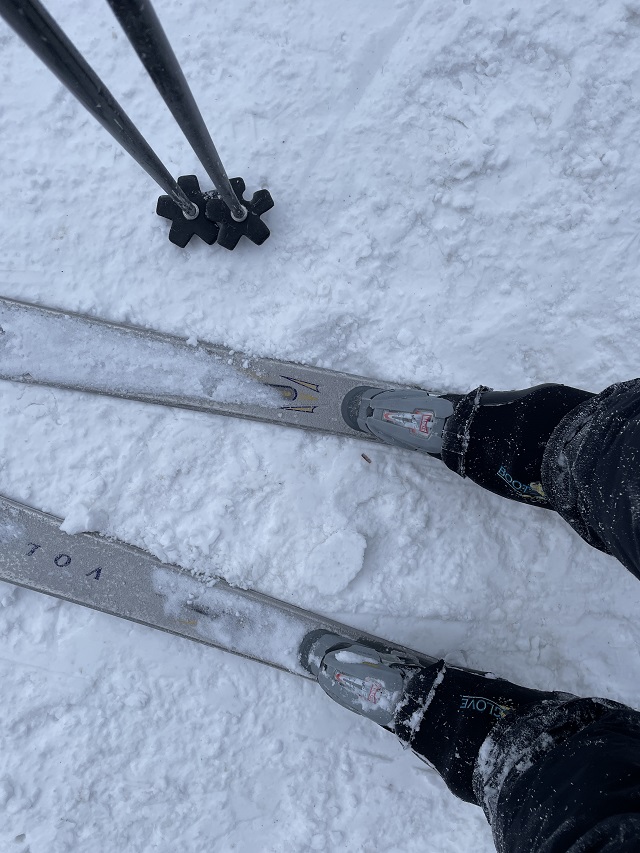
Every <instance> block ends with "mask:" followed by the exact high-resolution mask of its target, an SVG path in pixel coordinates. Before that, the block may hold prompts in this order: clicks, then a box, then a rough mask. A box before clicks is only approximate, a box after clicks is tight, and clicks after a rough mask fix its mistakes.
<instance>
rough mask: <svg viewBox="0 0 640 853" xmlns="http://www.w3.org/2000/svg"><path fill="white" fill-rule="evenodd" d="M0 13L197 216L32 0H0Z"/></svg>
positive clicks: (83, 62)
mask: <svg viewBox="0 0 640 853" xmlns="http://www.w3.org/2000/svg"><path fill="white" fill-rule="evenodd" d="M0 15H1V16H2V17H3V18H4V19H5V21H6V22H7V23H8V24H9V26H10V27H12V28H13V29H14V30H15V31H16V33H17V34H18V35H19V36H20V38H21V39H22V40H23V41H24V42H25V43H26V44H27V45H28V46H29V47H30V48H31V50H32V51H33V52H34V53H35V54H36V56H37V57H38V58H39V59H41V60H42V62H44V64H45V65H46V66H47V67H48V68H49V69H50V70H51V71H53V73H54V74H55V75H56V77H57V78H58V80H60V82H61V83H63V84H64V85H65V86H66V87H67V89H69V91H70V92H71V93H72V94H73V95H75V97H76V98H77V99H78V100H79V101H80V103H81V104H82V105H83V106H84V107H85V108H86V109H87V110H88V111H89V112H90V113H91V115H92V116H93V117H94V118H95V119H97V121H99V122H100V124H101V125H102V126H103V127H104V128H105V130H108V131H109V133H110V134H111V135H112V136H113V138H114V139H115V140H116V141H117V142H119V143H120V145H121V146H122V147H123V148H124V149H125V151H127V152H128V153H129V154H130V155H131V156H132V157H133V159H134V160H136V161H137V162H138V163H139V164H140V165H141V166H142V168H143V169H144V170H145V171H146V172H147V174H149V175H150V176H151V177H152V178H153V179H154V181H156V183H158V184H159V185H160V186H161V187H162V189H163V190H164V191H165V192H166V193H167V194H168V195H170V196H171V198H172V199H173V200H174V201H175V202H176V204H177V205H179V207H180V209H181V210H182V212H183V213H184V215H185V216H186V217H187V218H188V219H194V218H195V217H196V216H198V213H199V211H198V208H197V205H195V204H194V203H193V202H192V201H190V200H189V199H188V198H187V196H186V194H185V193H184V191H183V190H182V189H181V188H180V187H179V186H178V184H177V182H176V181H175V180H174V179H173V178H172V176H171V175H170V173H169V172H168V171H167V169H166V168H165V167H164V165H163V164H162V162H161V161H160V159H159V158H158V156H157V155H156V154H155V152H154V151H153V150H152V149H151V147H150V146H149V144H148V143H147V141H146V140H145V139H144V137H143V136H142V134H141V133H140V132H139V131H138V129H137V128H136V126H135V125H134V124H133V122H132V121H131V119H130V118H129V117H128V116H127V115H126V113H125V112H124V110H123V109H122V107H121V106H120V105H119V104H118V102H117V101H116V99H115V98H114V97H113V95H112V94H111V92H109V90H108V89H107V87H106V86H105V85H104V83H103V82H102V80H100V78H99V77H98V75H97V74H96V73H95V71H94V70H93V69H92V68H91V67H90V65H89V64H88V63H87V62H86V60H85V59H83V57H82V56H81V55H80V53H79V52H78V50H77V49H76V48H75V47H74V45H73V44H72V43H71V41H70V40H69V39H68V38H67V36H66V35H65V34H64V33H63V32H62V30H61V29H60V27H59V26H58V24H57V23H56V22H55V21H54V20H53V18H52V17H51V16H50V15H49V13H48V12H47V10H46V9H45V8H44V7H43V6H42V5H41V4H40V3H39V2H38V0H0Z"/></svg>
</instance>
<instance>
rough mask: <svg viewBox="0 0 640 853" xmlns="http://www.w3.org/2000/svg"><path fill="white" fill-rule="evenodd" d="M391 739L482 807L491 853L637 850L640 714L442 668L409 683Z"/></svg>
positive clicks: (603, 701)
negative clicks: (493, 849)
mask: <svg viewBox="0 0 640 853" xmlns="http://www.w3.org/2000/svg"><path fill="white" fill-rule="evenodd" d="M395 732H396V734H397V735H398V737H400V739H401V740H402V741H404V742H405V743H406V744H407V745H408V746H410V747H411V748H412V749H413V751H414V752H415V753H416V754H417V755H419V756H420V757H421V758H423V759H424V760H425V761H427V762H429V763H430V764H432V765H433V766H434V767H435V769H436V770H437V771H438V772H439V773H440V775H441V776H442V777H443V779H444V781H445V782H446V784H447V786H448V787H449V788H450V790H451V791H452V792H453V793H454V794H456V795H457V796H458V797H461V798H462V799H465V800H467V801H469V802H472V803H475V804H477V805H479V806H481V807H482V808H483V809H484V812H485V814H486V816H487V819H488V821H489V823H490V825H491V828H492V831H493V837H494V841H495V845H496V848H497V850H498V853H614V851H615V853H632V851H633V853H638V851H640V713H638V712H637V711H633V710H632V709H631V708H627V707H626V706H624V705H620V704H618V703H616V702H610V701H608V700H606V699H577V698H576V697H574V696H571V695H569V694H561V693H543V692H541V691H537V690H529V689H528V688H525V687H520V686H519V685H516V684H512V683H511V682H508V681H505V680H503V679H498V678H495V677H491V678H488V677H487V676H486V675H485V674H483V673H474V672H469V671H468V670H461V669H456V668H455V667H449V666H448V665H447V664H445V663H444V661H440V662H439V663H437V664H435V665H434V667H430V668H428V669H425V670H422V671H421V673H420V674H419V675H417V676H415V677H414V678H413V679H412V681H411V682H410V684H409V687H408V690H407V695H406V698H405V702H404V704H403V706H402V707H401V710H400V712H399V714H398V716H397V717H396V721H395Z"/></svg>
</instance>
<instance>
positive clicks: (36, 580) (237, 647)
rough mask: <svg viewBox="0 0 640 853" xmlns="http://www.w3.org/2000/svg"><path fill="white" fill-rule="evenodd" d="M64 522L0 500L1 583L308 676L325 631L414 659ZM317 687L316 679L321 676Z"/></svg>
mask: <svg viewBox="0 0 640 853" xmlns="http://www.w3.org/2000/svg"><path fill="white" fill-rule="evenodd" d="M61 523H62V520H61V519H59V518H56V517H55V516H52V515H48V514H47V513H44V512H41V511H39V510H36V509H33V508H32V507H29V506H27V505H25V504H22V503H19V502H17V501H13V500H11V499H10V498H6V497H4V496H3V495H0V580H2V581H6V582H7V583H12V584H17V585H18V586H24V587H27V588H28V589H32V590H35V591H36V592H42V593H44V594H45V595H51V596H54V597H56V598H62V599H64V600H65V601H70V602H72V603H74V604H81V605H83V606H85V607H90V608H92V609H94V610H100V611H102V612H104V613H109V614H111V615H113V616H118V617H120V618H122V619H129V620H131V621H133V622H140V623H141V624H143V625H148V626H149V627H152V628H157V629H159V630H162V631H167V632H169V633H171V634H177V635H178V636H181V637H185V638H186V639H189V640H195V641H196V642H200V643H204V644H206V645H209V646H213V647H215V648H219V649H222V650H224V651H229V652H232V653H233V654H237V655H240V656H242V657H245V658H249V659H250V660H255V661H258V662H259V663H263V664H267V665H268V666H272V667H276V668H277V669H281V670H285V671H286V672H290V673H291V674H293V675H298V676H301V677H303V678H309V679H314V677H313V676H312V675H311V674H310V673H309V672H308V671H307V670H306V669H304V667H303V666H302V665H301V662H300V655H301V653H302V651H303V650H304V648H305V640H306V639H307V638H308V637H310V636H312V637H315V636H316V635H317V633H318V631H320V632H322V633H324V632H329V633H330V634H339V635H340V636H341V637H345V638H346V639H347V640H348V641H350V642H354V643H357V642H365V643H368V644H369V645H372V646H373V647H374V648H375V649H377V650H379V651H382V652H388V651H393V652H394V653H400V654H403V655H407V656H408V657H410V658H412V659H415V660H416V661H417V662H418V663H420V665H423V666H430V665H432V664H433V662H434V658H431V657H429V656H427V655H424V654H422V653H420V652H416V651H414V650H413V649H408V648H406V647H404V646H402V645H394V644H393V643H390V642H389V641H386V640H383V639H381V638H380V637H376V636H374V635H372V634H367V633H366V632H364V631H359V630H357V629H355V628H351V627H349V626H348V625H343V624H342V623H340V622H336V621H335V620H333V619H330V618H327V617H325V616H321V615H319V614H317V613H313V612H312V611H309V610H304V609H303V608H301V607H296V606H295V605H293V604H288V603H287V602H285V601H280V600H279V599H277V598H272V597H271V596H269V595H265V594H263V593H260V592H257V591H255V590H251V589H240V588H237V587H232V586H230V585H229V584H227V583H226V582H225V581H224V580H221V579H218V578H215V577H210V576H207V575H205V573H204V572H202V573H201V574H198V573H197V572H188V571H186V570H185V569H181V568H180V567H178V566H175V565H171V564H169V563H163V562H161V561H160V560H158V559H156V558H155V557H153V556H152V555H151V554H149V553H147V552H146V551H142V550H141V549H139V548H134V547H133V546H131V545H127V544H125V543H124V542H119V541H118V540H114V539H106V538H104V537H103V536H98V535H96V534H93V533H79V534H76V535H73V536H71V535H69V534H68V533H64V532H63V531H62V530H60V524H61ZM314 680H315V679H314Z"/></svg>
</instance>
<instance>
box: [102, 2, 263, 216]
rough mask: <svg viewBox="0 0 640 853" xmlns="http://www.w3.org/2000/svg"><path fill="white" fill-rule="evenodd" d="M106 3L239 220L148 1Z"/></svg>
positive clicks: (240, 212) (221, 168) (223, 173)
mask: <svg viewBox="0 0 640 853" xmlns="http://www.w3.org/2000/svg"><path fill="white" fill-rule="evenodd" d="M107 2H108V4H109V6H111V9H112V10H113V13H114V15H115V16H116V18H117V19H118V21H119V22H120V25H121V27H122V29H123V30H124V31H125V33H126V34H127V38H128V39H129V41H130V42H131V44H132V45H133V48H134V50H135V51H136V53H137V54H138V56H139V57H140V60H141V61H142V64H143V65H144V67H145V68H146V70H147V73H148V74H149V76H150V77H151V79H152V80H153V82H154V83H155V85H156V88H157V89H158V91H159V92H160V94H161V95H162V98H163V99H164V102H165V104H166V105H167V107H168V108H169V110H170V111H171V114H172V115H173V117H174V118H175V120H176V121H177V123H178V124H179V126H180V128H181V129H182V132H183V133H184V135H185V136H186V138H187V139H188V141H189V144H190V145H191V147H192V148H193V150H194V152H195V154H196V156H197V157H198V159H199V160H200V162H201V163H202V165H203V166H204V169H205V171H206V173H207V175H209V177H210V178H211V180H212V181H213V183H214V185H215V187H216V189H217V190H218V193H219V194H220V196H221V198H222V199H223V201H224V202H225V204H226V205H227V207H228V208H229V210H230V211H231V213H232V215H233V218H234V219H236V220H238V221H242V220H243V219H244V218H245V216H246V215H247V211H246V210H245V208H244V207H243V206H242V204H241V203H240V201H239V200H238V198H237V196H236V194H235V193H234V191H233V189H232V187H231V184H230V182H229V178H228V177H227V173H226V171H225V169H224V166H223V165H222V161H221V160H220V157H219V155H218V152H217V151H216V147H215V145H214V144H213V140H212V139H211V136H210V134H209V131H208V130H207V126H206V124H205V123H204V119H203V118H202V114H201V113H200V110H199V109H198V105H197V104H196V101H195V98H194V97H193V94H192V92H191V89H190V88H189V84H188V83H187V80H186V78H185V76H184V74H183V72H182V68H181V67H180V63H179V62H178V60H177V58H176V55H175V53H174V52H173V50H172V48H171V45H170V44H169V40H168V38H167V36H166V34H165V32H164V30H163V28H162V24H161V23H160V21H159V19H158V16H157V15H156V13H155V11H154V9H153V6H152V5H151V2H150V0H107Z"/></svg>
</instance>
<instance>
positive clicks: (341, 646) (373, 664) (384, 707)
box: [300, 629, 437, 728]
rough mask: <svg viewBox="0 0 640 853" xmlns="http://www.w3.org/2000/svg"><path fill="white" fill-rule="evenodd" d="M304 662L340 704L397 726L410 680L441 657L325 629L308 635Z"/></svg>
mask: <svg viewBox="0 0 640 853" xmlns="http://www.w3.org/2000/svg"><path fill="white" fill-rule="evenodd" d="M300 663H301V664H302V666H303V667H304V668H305V669H306V670H307V672H310V673H311V674H312V675H313V676H314V677H315V678H317V680H318V684H319V685H320V686H321V687H322V689H323V690H324V691H325V693H327V694H328V695H329V696H330V697H331V698H332V699H334V700H335V701H336V702H338V704H340V705H342V706H343V707H345V708H348V709H349V710H350V711H354V712H355V713H356V714H361V715H362V716H365V717H368V718H369V719H370V720H373V721H374V722H375V723H378V725H380V726H383V727H384V728H392V726H393V722H394V719H395V717H396V713H397V710H398V708H399V706H400V704H401V703H402V702H403V701H404V696H405V691H406V687H407V684H408V682H409V681H410V680H411V679H412V678H413V676H414V675H416V674H417V673H418V672H419V671H420V670H422V669H423V668H424V666H425V665H426V666H429V665H430V664H431V665H433V664H435V663H437V661H436V659H435V658H422V660H419V659H418V658H417V657H413V656H411V655H409V654H407V653H405V652H401V651H398V650H395V649H393V648H391V647H390V648H386V647H384V646H382V645H381V644H373V643H371V644H370V643H369V642H368V641H363V642H362V643H354V642H353V640H348V639H346V638H345V637H340V636H339V635H338V634H332V633H329V632H327V631H323V630H321V629H320V630H317V631H312V632H311V633H310V634H307V636H306V637H305V638H304V641H303V643H302V645H301V647H300Z"/></svg>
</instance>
